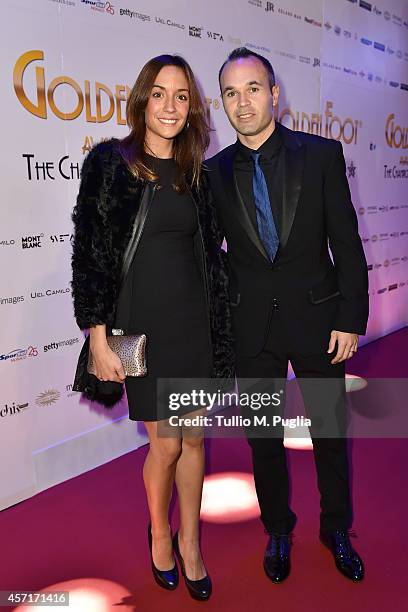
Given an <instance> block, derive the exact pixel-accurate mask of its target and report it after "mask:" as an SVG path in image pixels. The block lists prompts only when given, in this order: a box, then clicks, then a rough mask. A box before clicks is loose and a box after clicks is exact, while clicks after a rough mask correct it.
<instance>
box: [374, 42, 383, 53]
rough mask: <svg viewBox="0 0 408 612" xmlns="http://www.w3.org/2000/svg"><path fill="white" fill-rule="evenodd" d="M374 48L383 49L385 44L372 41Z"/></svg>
mask: <svg viewBox="0 0 408 612" xmlns="http://www.w3.org/2000/svg"><path fill="white" fill-rule="evenodd" d="M374 49H377V51H385V45H383V44H382V43H379V42H377V41H374Z"/></svg>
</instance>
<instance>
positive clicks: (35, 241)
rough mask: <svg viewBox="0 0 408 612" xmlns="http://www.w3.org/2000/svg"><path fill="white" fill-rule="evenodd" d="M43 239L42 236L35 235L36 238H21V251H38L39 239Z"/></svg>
mask: <svg viewBox="0 0 408 612" xmlns="http://www.w3.org/2000/svg"><path fill="white" fill-rule="evenodd" d="M42 238H44V234H37V235H36V236H22V237H21V248H22V249H38V248H40V247H41V246H42V244H41V239H42Z"/></svg>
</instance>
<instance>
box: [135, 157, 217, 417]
mask: <svg viewBox="0 0 408 612" xmlns="http://www.w3.org/2000/svg"><path fill="white" fill-rule="evenodd" d="M149 160H150V161H151V162H152V165H154V167H155V169H156V170H157V173H158V176H159V181H158V184H159V185H160V188H159V189H156V192H155V194H154V197H153V200H152V202H151V204H150V208H149V211H148V214H147V218H146V221H145V225H144V228H143V232H142V236H141V239H140V242H139V244H138V247H137V249H136V253H135V257H134V260H133V262H132V265H131V267H130V270H129V273H128V277H127V281H126V285H125V291H126V292H127V293H126V295H127V298H126V299H127V300H129V303H128V305H127V306H128V308H129V307H130V308H129V311H130V312H128V317H129V325H128V330H127V333H145V334H146V336H147V347H146V357H147V359H146V361H147V370H148V374H147V376H146V377H140V378H136V377H130V376H127V377H126V382H125V386H126V393H127V398H128V404H129V418H130V419H132V420H135V421H157V420H162V419H164V418H168V417H169V416H171V415H174V414H181V413H183V412H188V411H189V410H190V411H191V410H193V409H194V408H191V407H190V408H189V409H187V410H186V409H184V411H183V410H182V409H180V410H178V411H177V412H173V411H170V410H169V409H168V402H160V407H159V408H158V405H157V379H158V378H209V377H211V375H212V351H211V344H210V339H209V338H210V335H209V323H208V313H207V307H206V300H205V290H204V279H203V274H202V272H201V270H200V266H199V263H198V261H197V257H196V255H195V253H194V234H196V232H197V230H198V220H197V212H196V208H195V205H194V202H193V200H192V199H191V197H190V195H189V194H187V193H186V194H179V193H177V192H176V191H175V190H174V189H173V187H172V182H173V180H174V177H175V171H176V164H175V162H174V160H173V159H157V158H152V157H150V156H149ZM160 397H161V393H160ZM166 406H167V407H166ZM195 409H196V408H195Z"/></svg>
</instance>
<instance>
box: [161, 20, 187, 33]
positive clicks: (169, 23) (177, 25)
mask: <svg viewBox="0 0 408 612" xmlns="http://www.w3.org/2000/svg"><path fill="white" fill-rule="evenodd" d="M155 21H156V23H160V24H161V25H167V26H170V27H171V28H178V29H179V30H185V29H186V26H185V25H184V23H178V22H177V21H173V20H172V19H163V18H162V17H155Z"/></svg>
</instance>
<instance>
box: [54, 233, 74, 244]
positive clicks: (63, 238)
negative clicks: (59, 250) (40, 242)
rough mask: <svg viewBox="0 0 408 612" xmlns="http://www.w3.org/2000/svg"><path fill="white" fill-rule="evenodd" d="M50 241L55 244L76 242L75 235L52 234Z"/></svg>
mask: <svg viewBox="0 0 408 612" xmlns="http://www.w3.org/2000/svg"><path fill="white" fill-rule="evenodd" d="M50 240H51V242H52V243H53V244H61V242H65V243H68V242H70V243H72V242H73V240H74V234H51V235H50Z"/></svg>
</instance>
